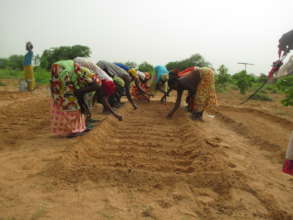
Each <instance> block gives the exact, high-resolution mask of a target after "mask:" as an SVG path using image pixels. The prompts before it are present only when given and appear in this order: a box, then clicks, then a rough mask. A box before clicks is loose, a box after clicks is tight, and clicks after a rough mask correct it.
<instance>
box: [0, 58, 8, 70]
mask: <svg viewBox="0 0 293 220" xmlns="http://www.w3.org/2000/svg"><path fill="white" fill-rule="evenodd" d="M7 67H8V59H7V58H0V69H5V68H7Z"/></svg>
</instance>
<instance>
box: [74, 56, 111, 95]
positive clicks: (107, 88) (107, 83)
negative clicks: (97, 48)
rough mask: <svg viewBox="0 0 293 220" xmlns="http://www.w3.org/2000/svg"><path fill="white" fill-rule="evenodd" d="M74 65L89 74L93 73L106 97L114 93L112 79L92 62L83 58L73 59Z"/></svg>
mask: <svg viewBox="0 0 293 220" xmlns="http://www.w3.org/2000/svg"><path fill="white" fill-rule="evenodd" d="M74 62H75V63H76V64H79V65H80V66H82V67H86V68H88V69H89V70H90V71H91V72H93V73H95V74H96V75H97V76H98V77H99V78H100V79H101V80H102V90H103V93H104V95H105V96H106V97H109V96H111V95H112V94H114V93H115V91H116V86H115V83H114V82H113V79H112V78H111V77H110V76H109V75H108V74H107V73H105V71H103V70H102V69H101V68H100V67H98V66H97V65H96V64H95V63H94V62H93V61H91V60H90V59H88V58H84V57H77V58H75V59H74Z"/></svg>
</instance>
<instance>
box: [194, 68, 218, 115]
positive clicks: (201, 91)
mask: <svg viewBox="0 0 293 220" xmlns="http://www.w3.org/2000/svg"><path fill="white" fill-rule="evenodd" d="M199 71H200V78H201V81H200V83H199V85H198V87H197V91H196V95H195V97H194V107H195V108H194V109H195V110H196V111H209V112H212V113H214V112H215V110H216V106H217V105H218V101H217V94H216V89H215V80H214V71H213V70H212V69H210V68H207V67H202V68H199Z"/></svg>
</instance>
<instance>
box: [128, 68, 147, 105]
mask: <svg viewBox="0 0 293 220" xmlns="http://www.w3.org/2000/svg"><path fill="white" fill-rule="evenodd" d="M137 74H138V76H139V80H140V85H141V88H142V90H143V91H144V92H145V93H148V92H150V87H149V86H148V81H149V80H150V79H151V75H150V74H149V73H148V72H145V73H143V72H141V71H137ZM131 95H132V96H133V97H135V98H136V99H139V100H146V101H148V102H149V101H150V97H149V96H146V95H142V93H141V92H140V90H139V89H138V88H137V86H136V85H133V86H132V87H131Z"/></svg>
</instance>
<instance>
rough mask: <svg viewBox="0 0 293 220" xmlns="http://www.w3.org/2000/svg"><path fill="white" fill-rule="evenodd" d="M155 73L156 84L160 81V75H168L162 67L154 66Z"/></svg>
mask: <svg viewBox="0 0 293 220" xmlns="http://www.w3.org/2000/svg"><path fill="white" fill-rule="evenodd" d="M155 72H156V76H157V80H156V81H157V82H159V81H160V79H161V76H162V75H165V74H169V71H168V70H167V68H166V67H164V66H156V67H155Z"/></svg>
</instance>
